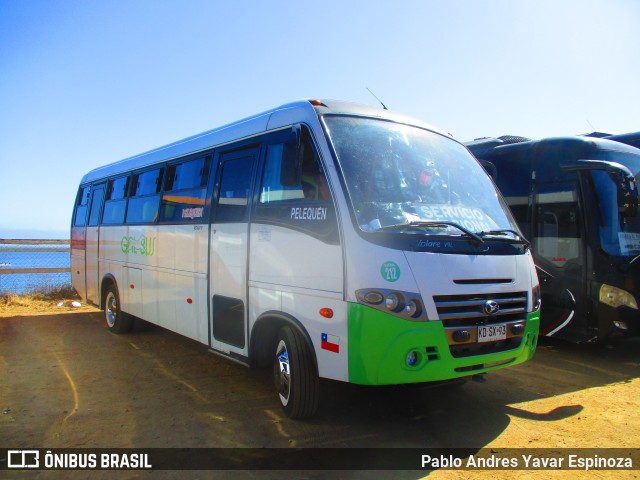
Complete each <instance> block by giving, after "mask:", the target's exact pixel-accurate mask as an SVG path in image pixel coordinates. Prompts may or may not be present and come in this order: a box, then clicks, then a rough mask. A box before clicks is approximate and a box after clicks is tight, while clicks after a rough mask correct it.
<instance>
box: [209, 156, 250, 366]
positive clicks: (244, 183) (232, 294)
mask: <svg viewBox="0 0 640 480" xmlns="http://www.w3.org/2000/svg"><path fill="white" fill-rule="evenodd" d="M259 152H260V150H259V148H255V147H254V148H243V149H240V150H231V151H227V152H222V153H221V154H220V155H219V157H218V162H219V167H218V171H219V172H220V176H219V180H218V182H217V195H216V196H215V197H214V198H215V209H214V216H213V224H212V225H211V243H210V245H211V249H210V267H209V272H210V290H209V292H210V300H211V303H210V305H211V321H212V325H211V327H212V328H211V336H212V339H211V346H212V348H213V349H214V350H218V351H221V352H224V353H227V354H231V355H232V356H234V355H235V356H241V357H246V356H247V355H248V339H247V319H248V317H247V310H248V308H247V292H248V289H247V272H248V257H247V254H248V240H249V223H248V220H249V206H250V203H251V192H252V184H253V177H254V172H255V169H256V164H257V160H258V157H259Z"/></svg>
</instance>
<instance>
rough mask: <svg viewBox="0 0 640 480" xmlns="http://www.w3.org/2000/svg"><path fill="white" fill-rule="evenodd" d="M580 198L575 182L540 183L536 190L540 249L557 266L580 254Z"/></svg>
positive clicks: (542, 254) (540, 252)
mask: <svg viewBox="0 0 640 480" xmlns="http://www.w3.org/2000/svg"><path fill="white" fill-rule="evenodd" d="M577 198H578V196H577V191H576V186H575V184H564V183H562V184H546V185H539V188H538V191H537V192H536V196H535V201H536V205H537V209H536V215H537V222H536V228H537V232H536V235H535V242H534V244H535V249H536V253H537V254H538V255H539V256H541V257H542V258H544V259H546V260H548V261H550V262H551V263H552V264H553V265H555V266H556V267H562V266H564V265H565V263H567V262H568V261H570V260H575V259H577V258H578V257H579V256H580V242H579V238H580V228H579V224H578V216H577V212H578V208H579V205H578V199H577Z"/></svg>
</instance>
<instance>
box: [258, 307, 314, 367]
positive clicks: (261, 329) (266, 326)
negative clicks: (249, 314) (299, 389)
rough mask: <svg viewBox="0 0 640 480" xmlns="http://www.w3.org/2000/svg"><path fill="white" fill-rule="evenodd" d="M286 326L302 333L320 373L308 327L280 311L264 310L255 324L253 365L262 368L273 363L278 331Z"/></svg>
mask: <svg viewBox="0 0 640 480" xmlns="http://www.w3.org/2000/svg"><path fill="white" fill-rule="evenodd" d="M285 326H289V327H291V328H294V329H296V330H298V331H299V332H300V333H301V334H302V336H303V337H304V339H305V340H306V342H307V345H308V347H309V349H310V351H311V353H312V357H313V366H314V368H315V373H318V371H319V370H318V357H317V355H316V350H315V347H314V345H313V342H312V341H311V336H310V335H309V332H307V329H306V328H305V327H304V326H303V325H302V323H301V322H300V321H299V320H298V319H297V318H295V317H294V316H292V315H289V314H287V313H284V312H279V311H267V312H264V313H263V314H261V315H260V316H259V317H258V319H257V320H256V322H255V323H254V324H253V328H252V329H251V336H250V341H249V359H250V363H251V366H252V367H257V368H261V367H267V366H271V365H272V363H273V354H274V352H275V348H276V346H277V341H278V333H279V332H280V329H281V328H282V327H285Z"/></svg>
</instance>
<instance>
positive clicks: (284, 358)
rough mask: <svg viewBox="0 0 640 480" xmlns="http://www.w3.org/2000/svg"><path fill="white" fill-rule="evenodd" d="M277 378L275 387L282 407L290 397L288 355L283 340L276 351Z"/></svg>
mask: <svg viewBox="0 0 640 480" xmlns="http://www.w3.org/2000/svg"><path fill="white" fill-rule="evenodd" d="M276 362H277V378H276V386H277V388H278V396H279V397H280V401H281V402H282V405H285V406H286V405H287V403H289V397H290V395H291V370H290V369H289V353H288V352H287V345H286V344H285V343H284V340H280V343H278V348H277V350H276Z"/></svg>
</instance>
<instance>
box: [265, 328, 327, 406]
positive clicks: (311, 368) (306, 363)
mask: <svg viewBox="0 0 640 480" xmlns="http://www.w3.org/2000/svg"><path fill="white" fill-rule="evenodd" d="M273 378H274V382H275V386H276V391H277V392H278V398H279V400H280V405H281V406H282V409H283V410H284V413H285V414H286V415H287V416H288V417H289V418H307V417H311V416H312V415H314V414H315V413H316V410H317V409H318V401H319V397H320V393H319V392H320V381H319V379H318V374H317V372H316V368H315V364H314V362H313V354H312V352H311V349H310V348H309V345H308V344H307V341H306V339H305V338H304V336H303V335H302V334H301V333H300V332H299V331H298V330H297V329H295V328H292V327H289V326H285V327H282V328H281V329H280V332H279V333H278V343H277V347H276V352H275V359H274V364H273Z"/></svg>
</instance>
